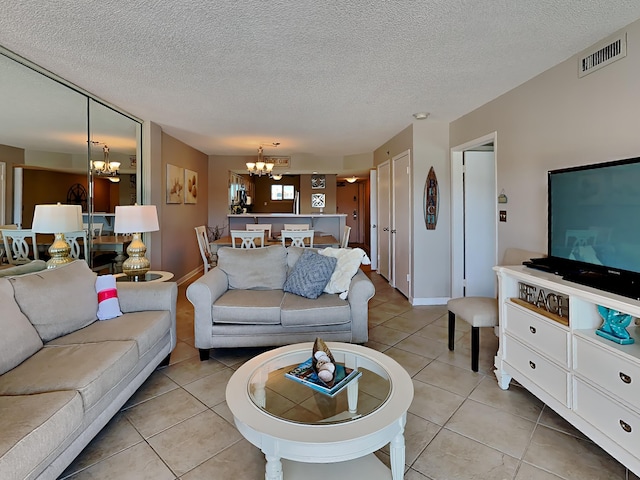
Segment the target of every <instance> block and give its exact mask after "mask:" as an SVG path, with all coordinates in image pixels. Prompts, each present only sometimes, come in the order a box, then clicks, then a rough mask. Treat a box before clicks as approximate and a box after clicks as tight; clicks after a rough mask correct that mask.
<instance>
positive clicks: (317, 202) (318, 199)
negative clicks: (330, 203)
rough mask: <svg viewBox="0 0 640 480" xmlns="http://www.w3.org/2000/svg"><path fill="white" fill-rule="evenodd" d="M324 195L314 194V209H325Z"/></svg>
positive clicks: (312, 197)
mask: <svg viewBox="0 0 640 480" xmlns="http://www.w3.org/2000/svg"><path fill="white" fill-rule="evenodd" d="M324 199H325V197H324V193H312V194H311V207H313V208H324V205H325V201H324Z"/></svg>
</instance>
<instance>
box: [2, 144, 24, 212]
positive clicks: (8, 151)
mask: <svg viewBox="0 0 640 480" xmlns="http://www.w3.org/2000/svg"><path fill="white" fill-rule="evenodd" d="M0 162H4V163H5V164H6V168H5V174H6V176H7V179H6V180H7V181H6V184H7V189H6V194H5V212H4V218H5V222H6V223H7V224H10V223H14V220H13V167H14V165H24V149H22V148H16V147H10V146H9V145H0Z"/></svg>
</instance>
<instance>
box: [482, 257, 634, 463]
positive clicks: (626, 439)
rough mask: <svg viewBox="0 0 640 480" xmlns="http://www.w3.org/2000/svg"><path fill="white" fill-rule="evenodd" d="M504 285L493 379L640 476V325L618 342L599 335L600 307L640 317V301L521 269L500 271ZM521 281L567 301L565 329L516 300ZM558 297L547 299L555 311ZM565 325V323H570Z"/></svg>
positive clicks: (630, 327) (508, 268)
mask: <svg viewBox="0 0 640 480" xmlns="http://www.w3.org/2000/svg"><path fill="white" fill-rule="evenodd" d="M494 270H495V271H496V272H497V275H498V285H499V299H498V300H499V308H500V326H499V330H500V334H499V336H500V347H499V349H498V354H497V355H496V357H495V367H496V371H495V375H496V378H497V379H498V384H499V385H500V388H502V389H503V390H505V389H507V388H508V387H509V382H510V381H511V379H512V378H513V379H515V380H517V381H518V382H519V383H520V384H521V385H522V386H523V387H525V388H526V389H527V390H529V391H530V392H531V393H533V394H534V395H535V396H536V397H538V398H539V399H540V400H542V401H543V402H544V403H546V404H547V405H548V406H549V407H551V408H552V409H553V410H554V411H556V412H557V413H558V414H560V415H561V416H562V417H564V418H565V419H566V420H567V421H569V422H570V423H571V424H573V425H574V426H575V427H576V428H577V429H578V430H580V431H581V432H582V433H584V434H585V435H586V436H587V437H589V438H590V439H591V440H593V441H594V442H595V443H597V444H598V445H599V446H600V447H602V448H603V449H604V450H605V451H607V452H608V453H609V454H610V455H611V456H613V457H614V458H615V459H616V460H618V461H619V462H620V463H622V464H623V465H625V466H626V467H627V468H629V469H630V470H632V471H633V472H634V473H635V474H636V475H640V327H638V326H635V324H634V323H633V322H632V323H631V325H630V326H629V327H628V328H627V331H629V333H630V334H631V336H632V337H633V338H634V339H635V340H636V343H634V344H632V345H618V344H616V343H614V342H612V341H610V340H606V339H604V338H602V337H600V336H598V335H596V333H595V331H596V329H597V328H598V327H600V325H601V324H602V318H601V317H600V315H599V314H598V311H597V305H602V306H605V307H609V308H613V309H615V310H618V311H621V312H624V313H627V314H630V315H632V316H633V317H636V318H640V302H639V301H636V300H633V299H630V298H627V297H622V296H620V295H615V294H612V293H608V292H604V291H602V290H596V289H594V288H590V287H585V286H582V285H578V284H575V283H572V282H568V281H565V280H562V278H561V277H559V276H557V275H553V274H549V273H545V272H541V271H537V270H532V269H529V268H527V267H524V266H513V267H495V268H494ZM521 284H526V285H529V286H533V287H535V288H536V289H537V292H538V294H539V291H540V290H542V291H543V294H542V297H540V298H543V297H545V296H546V295H547V294H549V293H552V294H556V295H560V296H564V297H565V298H568V305H569V312H568V322H567V323H568V325H563V324H562V323H560V322H558V321H556V320H554V319H552V318H551V317H553V316H549V315H547V314H546V312H545V311H542V309H539V310H537V311H536V310H535V308H530V307H526V306H523V305H522V303H523V302H518V300H517V299H518V298H519V296H520V291H521V290H520V289H521ZM556 298H557V297H553V295H552V296H551V297H550V300H551V302H550V304H551V307H552V308H551V309H552V310H553V309H554V307H555V306H556V303H555V300H556ZM514 299H515V300H514ZM565 320H566V319H565Z"/></svg>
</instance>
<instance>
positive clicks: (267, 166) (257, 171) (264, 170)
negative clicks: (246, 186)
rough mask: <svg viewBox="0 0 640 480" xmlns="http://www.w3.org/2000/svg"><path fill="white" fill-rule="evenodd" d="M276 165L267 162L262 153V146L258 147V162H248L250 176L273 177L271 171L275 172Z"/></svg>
mask: <svg viewBox="0 0 640 480" xmlns="http://www.w3.org/2000/svg"><path fill="white" fill-rule="evenodd" d="M273 166H274V164H273V163H272V162H269V161H266V162H265V159H264V156H263V152H262V145H261V146H260V147H258V160H257V161H256V162H247V170H248V171H249V174H250V175H258V176H259V177H261V176H262V175H269V177H271V176H272V174H271V171H272V170H273Z"/></svg>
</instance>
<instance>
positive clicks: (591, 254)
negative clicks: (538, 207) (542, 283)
mask: <svg viewBox="0 0 640 480" xmlns="http://www.w3.org/2000/svg"><path fill="white" fill-rule="evenodd" d="M548 207H549V212H548V242H547V245H548V259H547V261H548V263H549V265H551V266H552V268H553V269H554V270H555V271H556V273H559V274H562V275H563V277H564V278H565V279H567V280H570V281H574V282H577V283H581V284H584V285H588V286H592V287H595V288H598V289H601V290H605V291H609V292H614V293H618V294H620V295H624V296H627V297H632V298H636V299H640V157H639V158H630V159H626V160H617V161H613V162H606V163H599V164H594V165H584V166H579V167H573V168H563V169H559V170H552V171H549V172H548Z"/></svg>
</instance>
